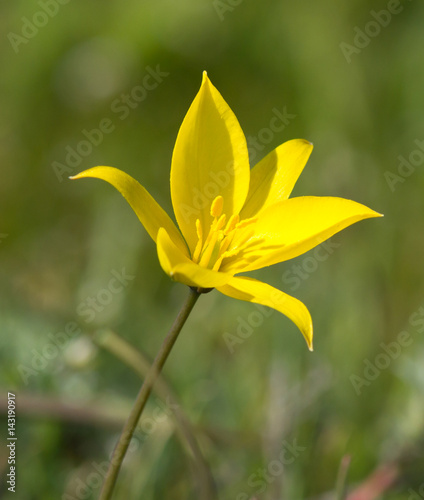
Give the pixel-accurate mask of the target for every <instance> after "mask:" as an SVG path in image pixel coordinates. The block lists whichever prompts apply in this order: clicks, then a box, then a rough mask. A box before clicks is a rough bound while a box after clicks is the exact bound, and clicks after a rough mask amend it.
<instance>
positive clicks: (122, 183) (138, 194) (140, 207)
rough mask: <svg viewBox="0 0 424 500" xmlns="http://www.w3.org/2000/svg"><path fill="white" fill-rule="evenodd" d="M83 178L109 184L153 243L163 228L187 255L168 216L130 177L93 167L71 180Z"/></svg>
mask: <svg viewBox="0 0 424 500" xmlns="http://www.w3.org/2000/svg"><path fill="white" fill-rule="evenodd" d="M83 177H93V178H96V179H102V180H104V181H106V182H109V184H111V185H112V186H113V187H115V188H116V189H117V190H118V191H119V192H120V193H121V194H122V196H123V197H124V198H125V199H126V200H127V202H128V203H129V204H130V205H131V208H132V209H133V210H134V212H135V213H136V215H137V217H138V218H139V220H140V222H141V223H142V224H143V226H144V227H145V229H146V231H147V232H148V233H149V235H150V236H151V238H152V239H153V241H154V242H156V239H157V233H158V231H159V228H161V227H164V228H165V229H166V231H167V232H168V234H169V235H170V237H171V238H172V240H173V242H174V243H175V245H177V247H178V248H179V250H180V251H181V252H182V253H183V254H185V255H188V250H187V245H186V244H185V241H184V239H183V237H182V236H181V233H180V232H179V231H178V229H177V227H176V225H175V224H174V223H173V222H172V220H171V218H170V217H169V215H168V214H167V213H166V212H165V210H163V208H162V207H161V206H160V205H159V204H158V203H157V202H156V201H155V199H154V198H153V197H152V196H151V195H150V194H149V193H148V192H147V190H146V189H145V188H144V187H143V186H142V185H141V184H140V183H138V182H137V181H136V180H135V179H133V178H132V177H131V176H129V175H128V174H126V173H125V172H122V170H118V169H117V168H114V167H94V168H90V169H88V170H85V171H84V172H81V173H79V174H77V175H75V176H73V177H71V179H82V178H83Z"/></svg>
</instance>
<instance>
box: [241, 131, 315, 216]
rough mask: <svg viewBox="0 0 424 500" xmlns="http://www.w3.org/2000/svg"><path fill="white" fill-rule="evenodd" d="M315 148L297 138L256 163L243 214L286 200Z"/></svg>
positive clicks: (256, 211)
mask: <svg viewBox="0 0 424 500" xmlns="http://www.w3.org/2000/svg"><path fill="white" fill-rule="evenodd" d="M312 149H313V145H312V144H311V143H310V142H308V141H305V140H304V139H294V140H292V141H287V142H285V143H284V144H281V145H280V146H278V148H276V149H274V151H271V153H269V154H268V155H267V156H265V158H263V159H262V160H261V161H260V162H259V163H258V164H257V165H255V166H254V167H253V169H252V171H251V173H250V186H249V193H248V195H247V198H246V203H245V205H244V207H243V210H242V211H241V214H240V217H241V218H242V219H248V218H249V217H254V216H256V215H258V214H259V212H261V211H262V210H264V209H265V208H267V207H268V206H269V205H272V204H274V203H277V202H278V201H281V200H286V199H287V198H288V197H289V196H290V193H291V192H292V190H293V187H294V185H295V183H296V181H297V179H298V178H299V175H300V174H301V173H302V170H303V168H304V166H305V165H306V162H307V161H308V158H309V156H310V154H311V153H312Z"/></svg>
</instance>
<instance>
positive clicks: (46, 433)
mask: <svg viewBox="0 0 424 500" xmlns="http://www.w3.org/2000/svg"><path fill="white" fill-rule="evenodd" d="M423 15H424V6H423V4H422V2H418V0H415V1H409V0H408V1H405V0H404V1H402V2H396V1H395V0H391V1H389V2H386V1H375V2H372V3H370V2H367V1H365V0H356V1H354V2H349V3H348V2H337V3H336V2H330V1H329V0H307V1H304V2H289V1H277V0H262V1H261V2H259V1H256V2H255V1H249V0H222V1H218V0H197V1H194V0H180V1H179V2H171V1H170V0H155V1H144V2H139V1H127V2H118V1H116V0H109V1H106V2H105V1H103V2H101V1H99V0H94V1H91V2H82V1H80V0H72V1H65V0H61V1H60V2H59V0H50V1H49V0H44V2H43V1H41V0H40V1H36V2H31V1H29V0H15V1H14V2H2V3H1V5H0V27H1V28H0V29H1V33H2V42H1V47H0V57H1V68H2V70H1V77H0V85H1V87H0V88H1V97H0V99H1V113H0V141H1V142H0V169H1V182H0V274H1V279H0V291H1V303H0V308H1V309H0V345H1V370H0V385H1V395H0V396H1V399H0V401H1V412H2V415H1V419H0V425H1V430H0V435H1V436H2V439H1V445H0V471H1V475H0V477H1V484H0V496H1V497H2V498H19V499H21V500H32V499H37V500H38V499H43V500H50V499H54V500H56V499H68V500H72V499H92V498H93V499H94V498H97V496H98V493H99V484H100V478H101V470H102V464H103V465H104V462H105V461H106V460H107V457H108V455H109V453H110V452H111V450H112V448H113V445H114V443H115V442H116V439H117V437H118V435H119V431H120V428H121V426H122V422H123V420H124V418H125V417H126V415H127V414H128V412H129V409H130V407H131V404H132V402H133V400H134V398H135V395H136V393H137V391H138V388H139V386H140V378H139V376H138V375H137V374H136V373H135V372H133V371H132V369H131V368H129V367H128V366H126V364H125V363H123V362H122V360H119V359H118V358H117V357H116V356H115V355H114V354H112V353H111V352H110V350H109V349H108V348H107V346H110V345H112V347H113V346H115V348H116V344H117V340H116V338H115V337H114V335H119V336H120V337H121V338H122V339H125V340H126V341H127V342H130V343H131V344H132V345H134V346H136V347H137V348H138V349H139V350H141V351H142V352H144V353H145V354H146V355H147V356H148V357H153V356H154V355H155V353H156V351H157V349H158V347H159V345H160V343H161V341H162V339H163V337H164V335H165V332H166V330H167V329H168V327H169V326H170V324H171V323H172V321H173V318H174V317H175V315H176V313H177V311H178V309H179V307H180V305H181V304H182V302H183V300H184V297H185V295H186V293H187V291H186V289H185V287H184V286H183V285H180V284H176V283H173V282H171V281H170V280H169V279H168V277H167V276H166V275H165V274H164V273H163V272H162V270H161V268H160V266H159V264H158V261H157V256H156V250H155V246H154V244H153V243H152V241H151V240H150V238H149V237H148V236H147V234H146V232H145V231H144V229H143V228H142V227H141V225H140V224H139V222H138V220H137V218H136V216H135V215H134V213H133V212H132V210H131V209H130V207H129V206H128V205H127V203H126V202H125V201H124V200H123V199H122V197H121V196H120V195H119V194H118V193H117V192H116V191H115V190H114V189H113V188H111V187H110V186H108V185H107V184H106V183H103V182H99V181H95V180H87V181H78V182H71V181H69V180H68V179H67V177H68V175H71V174H72V173H77V172H78V171H80V170H83V169H85V168H88V167H91V166H94V165H99V164H100V165H102V164H103V165H112V166H115V167H118V168H121V169H122V170H124V171H126V172H128V173H129V174H131V175H132V176H134V177H135V178H137V179H138V180H139V181H140V182H141V183H142V184H143V185H144V186H146V188H147V189H148V190H149V191H150V192H151V193H152V194H153V196H155V197H156V199H157V200H158V201H159V202H160V203H161V204H162V205H163V206H165V207H166V208H167V209H168V211H169V213H171V203H170V195H169V169H170V162H171V154H172V149H173V145H174V141H175V138H176V134H177V132H178V129H179V126H180V124H181V122H182V119H183V117H184V115H185V113H186V111H187V109H188V107H189V105H190V103H191V101H192V99H193V98H194V96H195V94H196V92H197V91H198V89H199V86H200V82H201V73H202V71H203V70H207V71H208V75H209V77H210V78H211V80H212V82H213V83H214V84H215V86H217V88H218V89H219V91H220V92H221V93H222V95H223V96H224V98H225V99H226V101H227V102H228V103H229V105H230V106H231V108H232V109H233V111H234V112H235V113H236V115H237V117H238V119H239V121H240V124H241V126H242V128H243V130H244V132H245V134H246V136H247V137H248V138H249V139H248V140H249V143H250V145H251V147H250V153H251V157H252V164H254V163H256V162H257V161H258V160H259V159H260V158H262V157H263V156H264V155H265V154H267V153H268V152H270V151H271V150H272V149H273V148H274V147H276V146H278V145H279V144H280V143H282V142H284V141H286V140H289V139H293V138H306V139H308V140H310V141H312V142H313V143H314V145H315V149H314V152H313V154H312V156H311V158H310V160H309V162H308V165H307V167H306V168H305V171H304V173H303V174H302V176H301V178H300V179H299V181H298V183H297V185H296V188H295V191H294V195H329V196H341V197H345V198H351V199H354V200H356V201H358V202H361V203H364V204H365V205H368V206H370V207H371V208H373V209H375V210H377V211H379V212H382V213H384V214H385V218H384V219H373V220H369V221H365V222H361V223H359V224H357V225H355V226H353V227H351V228H349V229H347V230H345V231H343V232H342V233H340V234H337V235H336V236H334V237H333V238H331V245H330V246H328V245H327V246H323V247H322V249H321V250H320V253H319V254H316V253H314V250H312V251H311V252H309V253H308V254H306V255H304V256H301V257H299V258H297V259H295V260H293V261H289V262H286V263H283V264H280V265H277V266H273V267H272V268H268V269H265V270H262V271H259V272H257V273H255V276H256V277H259V278H260V279H261V280H263V281H267V282H268V283H271V284H273V285H274V286H276V287H277V288H280V289H282V290H284V291H285V292H287V293H290V294H292V295H294V296H296V297H298V298H299V299H301V300H302V301H303V302H304V303H305V304H306V305H307V306H308V308H309V309H310V311H311V314H312V317H313V320H314V330H315V351H314V352H313V353H310V352H308V350H307V348H306V345H305V342H304V340H303V339H302V337H301V335H300V334H299V332H298V331H297V329H296V327H295V326H294V325H293V324H292V323H291V322H290V321H289V320H288V319H287V318H285V317H283V316H281V315H280V314H278V313H270V312H269V311H268V310H265V309H258V308H256V307H255V306H253V305H252V304H248V303H243V302H239V301H235V300H232V299H229V298H227V297H224V296H222V295H220V294H219V293H217V292H212V293H210V294H207V295H205V296H202V297H201V299H200V300H199V303H198V304H197V306H196V308H195V310H194V312H193V314H192V316H191V317H190V319H189V321H188V323H187V325H186V327H185V328H184V330H183V332H182V335H181V337H180V338H179V340H178V342H177V344H176V347H175V349H174V351H173V352H172V354H171V357H170V359H169V361H168V363H167V365H166V367H165V372H164V375H165V378H166V380H167V383H168V384H170V385H171V386H172V388H173V392H174V394H175V398H176V400H177V402H174V403H171V404H170V403H169V400H168V401H167V396H166V390H165V391H162V392H161V391H159V392H158V393H157V394H155V395H154V396H153V397H152V398H151V401H150V404H149V407H148V410H147V413H146V415H145V417H143V419H144V420H143V419H142V422H141V426H140V429H139V430H138V432H137V434H136V437H135V439H134V441H133V443H132V444H131V446H130V452H129V453H128V457H127V459H126V461H125V464H124V468H123V470H122V473H121V475H120V478H119V483H118V487H117V491H116V496H115V497H114V498H116V499H127V498H131V499H132V498H134V499H135V498H143V499H146V500H147V499H152V500H153V499H155V500H156V499H164V498H166V499H198V498H199V499H202V498H207V493H206V492H205V491H204V489H202V485H203V487H204V485H205V481H204V480H203V479H202V474H203V473H204V470H205V468H204V467H203V464H202V461H201V460H200V461H199V460H196V459H195V460H193V458H192V456H191V451H190V450H188V449H187V446H186V445H185V444H184V442H185V441H184V439H181V438H180V437H179V436H180V434H179V430H178V424H176V423H175V419H174V417H173V413H174V412H173V411H172V409H171V410H170V407H172V404H174V405H177V407H178V408H179V410H180V411H182V412H184V414H185V415H186V418H187V419H188V420H189V421H190V422H191V426H192V430H191V432H192V433H193V435H194V436H195V437H196V439H197V441H198V442H199V446H200V449H201V451H202V454H203V456H204V457H205V461H206V462H208V463H209V465H210V468H211V471H212V474H213V476H214V478H215V482H216V485H217V493H216V497H215V498H220V499H225V500H232V499H234V500H248V499H253V498H255V499H258V500H259V499H271V500H277V499H287V500H299V499H323V500H324V499H330V498H335V497H334V494H333V493H332V492H333V491H334V487H335V483H336V478H337V475H338V469H339V465H340V462H341V459H342V457H343V456H345V455H349V456H350V457H351V464H350V468H349V472H348V478H347V485H348V488H349V491H351V492H354V491H356V493H354V494H351V496H350V497H349V498H351V499H352V500H353V499H356V500H369V499H373V498H384V499H390V500H391V499H396V500H398V499H399V500H401V499H402V500H403V499H405V500H406V499H409V498H412V499H416V498H424V456H423V444H424V418H423V414H424V398H423V393H424V341H423V339H422V333H423V332H424V320H423V318H424V309H423V307H424V294H423V286H422V283H423V278H424V268H423V264H422V256H423V248H424V231H423V222H424V210H423V208H424V201H423V200H424V197H423V195H422V193H423V186H424V175H423V165H424V123H423V120H422V117H423V109H424V92H423V89H424V52H423V50H422V47H423V46H424V31H423V29H422V19H423ZM149 73H154V74H155V75H156V79H157V80H156V81H157V85H156V86H155V88H152V89H148V90H146V85H145V82H146V81H147V80H145V78H146V75H148V74H149ZM158 75H159V76H158ZM143 82H144V83H143ZM149 82H150V83H151V82H152V80H149ZM152 86H153V85H152ZM132 93H133V94H132ZM131 94H132V97H130V98H129V97H126V96H128V95H129V96H131ZM278 113H280V115H283V116H285V117H286V122H287V123H286V124H285V126H284V127H280V129H281V128H282V130H279V131H272V130H271V128H270V127H271V124H272V123H275V121H272V120H273V117H275V116H278ZM288 116H289V118H287V117H288ZM104 120H106V122H105V121H104ZM106 123H107V126H106V125H105V124H106ZM101 124H102V125H101ZM99 126H102V127H103V128H104V131H103V132H102V134H101V135H102V137H100V135H99V133H96V132H93V129H98V128H99ZM88 137H89V138H90V140H91V142H87V141H88ZM84 141H85V142H84ZM70 151H73V153H70ZM75 151H76V153H75ZM78 151H79V153H78ZM122 273H124V277H122V276H123V274H122ZM116 274H118V275H120V276H121V279H122V282H123V285H122V289H121V291H119V292H116V291H113V290H112V291H111V289H109V286H110V280H111V279H112V277H113V276H114V275H116ZM125 275H126V278H125ZM90 298H91V303H90ZM93 300H94V302H93ZM90 304H91V305H90ZM420 308H421V309H420ZM111 332H114V334H112V333H111ZM402 332H407V333H402ZM229 338H231V339H232V342H231V343H230V344H231V345H229V343H228V339H229ZM234 339H238V340H236V341H235V340H234ZM8 391H9V392H13V393H15V394H16V401H17V415H18V424H17V436H18V442H17V460H18V464H17V465H18V472H17V487H16V491H17V493H16V494H15V495H14V496H13V494H12V493H10V492H8V491H7V486H8V485H7V484H6V474H7V472H8V471H9V466H8V464H7V458H8V449H7V447H6V431H7V420H6V418H5V402H6V398H7V392H8ZM160 392H161V393H160ZM163 401H165V402H163ZM174 407H175V406H174ZM202 471H203V472H202ZM199 478H200V480H199ZM358 488H362V490H358ZM361 491H362V493H361ZM379 492H380V493H379ZM354 495H356V496H354Z"/></svg>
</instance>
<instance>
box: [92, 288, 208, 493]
mask: <svg viewBox="0 0 424 500" xmlns="http://www.w3.org/2000/svg"><path fill="white" fill-rule="evenodd" d="M199 297H200V294H199V293H198V292H197V291H195V290H193V289H190V293H189V296H188V297H187V299H186V301H185V303H184V304H183V306H182V307H181V310H180V312H179V313H178V316H177V317H176V318H175V321H174V324H173V325H172V327H171V329H170V330H169V332H168V334H167V336H166V337H165V340H164V341H163V343H162V345H161V347H160V349H159V352H158V353H157V355H156V358H155V360H154V361H153V364H152V367H151V369H150V371H149V373H148V374H147V375H146V378H145V379H144V382H143V384H142V386H141V389H140V391H139V393H138V395H137V399H136V400H135V403H134V406H133V408H132V410H131V413H130V414H129V416H128V419H127V421H126V422H125V425H124V428H123V429H122V432H121V436H120V437H119V441H118V443H117V444H116V446H115V449H114V450H113V454H112V458H111V460H110V463H109V469H108V471H107V474H106V478H105V482H104V483H103V488H102V491H101V492H100V496H99V500H110V498H112V493H113V489H114V487H115V483H116V479H117V477H118V474H119V470H120V468H121V465H122V462H123V460H124V457H125V454H126V452H127V449H128V446H129V444H130V441H131V439H132V436H133V434H134V431H135V428H136V427H137V423H138V421H139V419H140V416H141V414H142V412H143V409H144V407H145V406H146V403H147V400H148V398H149V396H150V393H151V392H152V388H153V385H154V383H155V381H156V379H157V377H158V375H159V373H160V372H161V370H162V368H163V365H164V364H165V361H166V359H167V358H168V355H169V353H170V352H171V349H172V347H173V345H174V344H175V341H176V340H177V337H178V335H179V333H180V331H181V329H182V327H183V326H184V323H185V322H186V320H187V318H188V316H189V314H190V312H191V310H192V309H193V307H194V304H195V303H196V302H197V299H198V298H199Z"/></svg>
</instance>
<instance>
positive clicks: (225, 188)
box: [171, 72, 250, 252]
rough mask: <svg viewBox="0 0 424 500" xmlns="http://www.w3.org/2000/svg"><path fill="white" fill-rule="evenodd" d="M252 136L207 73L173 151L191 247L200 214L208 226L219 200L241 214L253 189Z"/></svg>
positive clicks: (174, 183)
mask: <svg viewBox="0 0 424 500" xmlns="http://www.w3.org/2000/svg"><path fill="white" fill-rule="evenodd" d="M249 177H250V170H249V157H248V153H247V145H246V139H245V137H244V134H243V131H242V130H241V128H240V125H239V123H238V121H237V118H236V116H235V115H234V113H233V112H232V111H231V109H230V108H229V106H228V104H227V103H226V102H225V101H224V99H223V98H222V96H221V94H220V93H219V92H218V90H217V89H216V88H215V87H214V86H213V85H212V83H211V82H210V80H209V78H208V77H207V75H206V72H204V73H203V81H202V85H201V87H200V90H199V92H198V94H197V95H196V97H195V99H194V101H193V103H192V105H191V106H190V109H189V110H188V112H187V115H186V116H185V118H184V121H183V123H182V125H181V128H180V131H179V133H178V137H177V141H176V143H175V148H174V152H173V156H172V167H171V197H172V204H173V207H174V212H175V216H176V218H177V222H178V225H179V227H180V229H181V232H182V233H183V235H184V237H185V239H186V241H187V243H188V246H189V248H190V250H191V251H192V252H193V251H194V248H195V246H196V243H197V239H198V238H197V233H196V219H200V222H201V224H202V227H203V228H204V229H205V230H208V229H209V227H210V224H211V221H212V218H211V216H210V213H209V212H210V207H211V203H212V202H213V200H214V199H215V198H216V197H217V196H218V195H221V196H222V197H223V198H224V206H223V213H225V214H227V217H230V216H231V215H232V214H234V213H238V212H239V211H240V210H241V208H242V206H243V204H244V201H245V199H246V196H247V192H248V189H249Z"/></svg>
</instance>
